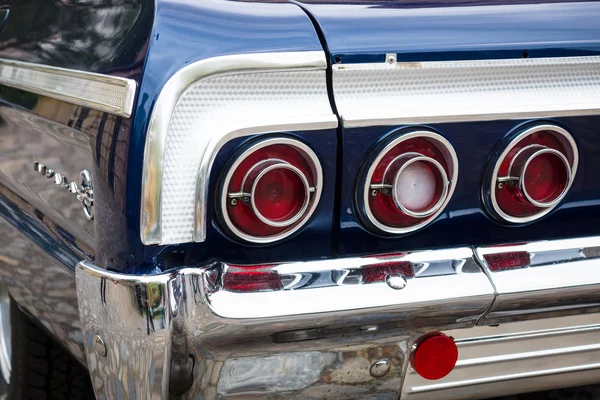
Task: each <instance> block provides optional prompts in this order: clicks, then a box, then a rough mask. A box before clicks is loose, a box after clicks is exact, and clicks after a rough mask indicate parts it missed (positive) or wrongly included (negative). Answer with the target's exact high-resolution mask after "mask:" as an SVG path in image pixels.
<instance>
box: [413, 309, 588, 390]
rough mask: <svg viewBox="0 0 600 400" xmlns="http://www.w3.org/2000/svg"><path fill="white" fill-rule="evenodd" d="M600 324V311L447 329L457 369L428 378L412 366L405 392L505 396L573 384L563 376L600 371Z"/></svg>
mask: <svg viewBox="0 0 600 400" xmlns="http://www.w3.org/2000/svg"><path fill="white" fill-rule="evenodd" d="M599 329H600V314H586V315H577V316H570V317H561V318H551V319H542V320H535V321H525V322H518V323H510V324H503V325H500V326H497V327H475V328H472V329H461V330H452V331H447V332H445V333H446V334H447V335H450V336H453V337H454V338H455V339H456V344H457V346H458V349H459V361H458V363H457V364H456V367H455V369H454V370H453V371H452V372H451V373H450V374H449V375H448V376H447V377H445V378H443V379H441V380H438V381H427V380H425V379H423V378H421V377H420V376H419V375H418V374H417V373H416V372H415V371H414V370H413V369H412V368H411V367H410V366H409V368H408V371H407V374H406V378H405V381H404V385H403V390H402V392H403V393H402V398H405V397H406V398H408V399H428V398H431V397H432V396H435V398H439V399H445V398H472V397H474V398H480V397H481V396H482V395H483V394H487V393H494V394H495V395H496V396H500V395H506V394H511V393H518V392H526V391H532V390H542V389H544V388H552V387H560V386H561V385H569V384H570V382H568V381H567V382H566V383H564V381H565V379H564V378H562V376H569V375H568V374H570V373H572V372H576V371H592V370H594V371H595V374H596V376H597V373H598V370H600V363H598V362H597V358H598V355H600V345H598V343H597V337H598V330H599ZM548 378H550V379H548ZM507 381H511V384H510V385H506V382H507ZM596 381H597V377H596V378H590V377H589V376H586V377H584V378H583V382H587V383H592V382H596ZM501 383H504V386H503V387H498V386H497V384H501ZM572 384H578V383H577V382H573V383H572ZM477 395H479V396H477Z"/></svg>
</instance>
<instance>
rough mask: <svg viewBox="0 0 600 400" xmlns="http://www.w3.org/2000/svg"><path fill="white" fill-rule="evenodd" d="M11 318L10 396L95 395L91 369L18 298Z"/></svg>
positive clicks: (59, 398) (59, 399)
mask: <svg viewBox="0 0 600 400" xmlns="http://www.w3.org/2000/svg"><path fill="white" fill-rule="evenodd" d="M10 320H11V338H12V355H11V364H12V371H11V377H10V384H9V385H8V400H21V399H23V400H30V399H31V400H51V399H52V400H54V399H56V400H63V399H64V400H69V399H73V400H79V399H86V400H87V399H95V396H94V391H93V389H92V384H91V381H90V377H89V374H88V371H87V370H86V369H85V368H84V367H83V366H82V365H81V364H79V363H78V362H77V361H76V360H75V359H73V357H72V356H71V355H70V354H69V353H67V352H66V351H65V350H64V349H63V348H62V347H61V346H59V345H58V344H57V343H55V342H54V340H53V339H52V338H51V337H50V336H49V335H48V334H47V333H46V332H45V331H44V330H43V329H41V328H40V327H39V326H38V325H37V324H36V323H35V322H34V321H32V320H31V319H30V317H29V316H27V315H26V314H25V313H23V312H22V311H21V310H20V309H19V307H17V305H16V303H15V301H14V300H13V301H11V310H10ZM0 393H2V391H0ZM0 398H1V395H0Z"/></svg>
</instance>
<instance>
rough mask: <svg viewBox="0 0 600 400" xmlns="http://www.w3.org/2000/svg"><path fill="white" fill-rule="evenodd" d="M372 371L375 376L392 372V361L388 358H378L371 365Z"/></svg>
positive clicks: (378, 376) (379, 376)
mask: <svg viewBox="0 0 600 400" xmlns="http://www.w3.org/2000/svg"><path fill="white" fill-rule="evenodd" d="M370 372H371V376H372V377H373V378H381V377H382V376H385V374H387V373H388V372H390V362H389V361H388V360H377V361H375V362H374V363H373V365H371V370H370Z"/></svg>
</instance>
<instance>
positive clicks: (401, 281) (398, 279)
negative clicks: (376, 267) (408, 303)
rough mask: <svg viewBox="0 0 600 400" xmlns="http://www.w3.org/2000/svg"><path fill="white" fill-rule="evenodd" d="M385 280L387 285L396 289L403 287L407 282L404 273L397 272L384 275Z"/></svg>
mask: <svg viewBox="0 0 600 400" xmlns="http://www.w3.org/2000/svg"><path fill="white" fill-rule="evenodd" d="M385 282H386V283H387V284H388V286H389V287H391V288H392V289H396V290H400V289H404V288H405V287H406V284H407V283H408V282H407V281H406V278H405V277H404V275H399V274H389V275H388V276H386V277H385Z"/></svg>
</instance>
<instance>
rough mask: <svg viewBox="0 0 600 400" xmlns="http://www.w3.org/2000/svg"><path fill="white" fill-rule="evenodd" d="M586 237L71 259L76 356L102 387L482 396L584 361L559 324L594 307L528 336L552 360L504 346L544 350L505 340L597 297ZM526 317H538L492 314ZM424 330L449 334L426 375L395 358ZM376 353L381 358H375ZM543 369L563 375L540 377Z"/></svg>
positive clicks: (599, 265)
mask: <svg viewBox="0 0 600 400" xmlns="http://www.w3.org/2000/svg"><path fill="white" fill-rule="evenodd" d="M599 249H600V237H594V238H582V239H570V240H561V241H551V242H537V243H530V244H525V245H523V244H522V245H514V246H498V247H487V248H476V249H471V248H469V247H465V248H458V249H450V250H433V251H421V252H413V253H407V254H393V255H382V256H369V257H361V258H347V259H333V260H321V261H314V262H298V263H287V264H280V265H268V266H261V267H256V266H232V265H228V264H225V263H221V262H214V263H210V264H207V265H204V266H200V267H194V268H184V269H180V270H176V271H168V272H165V273H162V274H159V275H151V276H133V275H122V274H116V273H112V272H109V271H106V270H104V269H100V268H98V267H95V266H93V265H91V264H88V263H81V264H79V266H78V268H77V271H76V277H77V291H78V299H79V309H80V316H81V321H82V326H83V329H84V333H85V338H86V340H85V348H86V353H87V359H88V365H89V368H90V373H91V374H92V380H93V382H94V386H95V391H96V395H97V396H98V397H100V396H102V395H104V396H107V397H108V398H119V397H120V396H121V395H122V394H124V395H125V397H130V396H133V397H134V398H167V397H168V396H169V394H181V393H188V398H192V397H193V396H191V395H189V394H190V393H191V394H193V395H195V396H201V397H202V398H215V397H231V396H243V395H254V396H268V397H270V398H274V397H283V398H294V397H296V398H335V397H345V398H348V397H361V398H364V397H366V396H369V395H374V396H375V395H376V396H377V397H378V398H382V397H384V398H387V397H389V398H397V397H398V395H399V394H400V392H402V394H403V396H406V397H408V398H411V397H418V398H423V397H427V396H429V395H431V392H432V391H435V398H451V397H452V396H456V394H457V393H459V394H460V395H459V396H458V397H464V396H474V397H479V398H481V397H485V396H487V395H489V396H491V395H498V394H500V393H502V392H503V391H505V392H506V391H507V390H508V391H510V390H512V389H513V388H515V387H519V388H521V389H522V390H535V389H537V388H538V387H536V386H531V384H524V385H523V386H518V385H510V386H509V387H504V386H501V385H498V384H497V383H498V382H503V381H505V380H508V379H511V380H513V379H520V380H521V381H522V379H524V378H527V377H529V376H536V377H537V378H540V377H544V376H546V375H548V374H551V373H554V374H556V373H563V372H568V371H570V368H583V367H582V366H588V367H589V368H587V369H588V370H589V369H590V368H596V366H595V364H594V363H593V362H589V357H588V356H587V355H586V354H587V353H585V351H584V350H582V352H583V353H581V352H578V351H571V349H570V348H571V347H577V346H584V347H585V346H588V345H590V341H591V340H592V339H591V337H592V336H590V335H586V334H583V335H582V334H580V333H579V331H580V330H581V329H583V330H584V332H588V331H587V330H586V329H588V328H587V327H584V328H581V329H580V328H573V327H577V326H582V325H583V326H587V325H590V324H595V323H596V322H594V321H596V320H597V316H595V315H587V316H579V317H570V318H579V319H573V320H572V321H575V322H573V325H572V326H571V325H566V326H563V327H562V328H560V329H562V330H560V332H561V333H560V334H554V333H553V335H555V337H558V336H556V335H559V336H560V335H562V336H561V337H564V338H566V339H564V340H565V341H567V342H568V341H569V340H571V339H573V340H574V343H573V345H572V346H566V347H564V346H563V347H556V346H554V344H555V342H553V341H552V340H550V341H547V340H542V341H536V345H538V346H541V347H539V348H538V349H537V350H532V352H535V351H538V352H541V353H540V354H546V353H544V351H545V352H549V353H548V354H552V359H553V360H555V359H556V360H561V361H560V362H558V361H557V364H555V365H556V366H557V367H556V368H555V369H550V370H546V369H544V368H540V365H539V364H538V363H536V362H535V361H534V362H519V361H517V364H516V365H517V366H518V367H519V368H520V369H519V370H518V371H517V372H514V373H513V372H511V371H513V369H514V367H513V366H511V364H510V363H511V361H510V360H513V359H514V360H520V359H523V360H531V359H535V360H539V359H543V357H544V356H543V355H539V356H538V355H537V353H536V355H535V357H534V356H532V355H531V354H529V353H531V352H527V351H523V353H527V354H525V355H522V353H519V351H515V348H514V346H517V345H520V343H526V342H528V341H530V337H531V335H532V334H530V333H519V332H528V331H531V330H534V331H539V330H540V329H541V332H542V333H540V335H542V336H539V335H538V336H539V337H544V338H546V337H548V335H547V332H546V331H545V329H546V328H544V326H545V325H543V324H548V323H550V324H553V323H555V322H547V321H557V320H556V319H555V318H552V319H550V320H545V319H542V320H540V318H550V317H557V316H564V315H570V314H582V313H592V312H596V311H599V310H598V306H599V305H600V290H598V289H599V285H600V260H599V259H598V258H599V255H600V251H598V250H599ZM529 319H537V321H528V322H519V323H513V324H505V323H506V322H509V321H521V320H529ZM564 321H571V320H567V319H565V320H564ZM498 323H501V324H502V325H501V326H500V327H498V328H492V327H485V326H484V325H490V324H498ZM539 323H542V325H540V326H541V328H538V327H537V325H536V324H539ZM522 324H530V325H522ZM568 324H570V322H568ZM519 326H523V327H522V328H521V327H519ZM506 329H508V330H512V331H513V336H510V335H508V334H507V333H505V330H506ZM590 329H591V328H590ZM431 330H444V331H450V333H451V334H452V335H453V336H454V337H455V338H456V339H457V344H458V345H459V363H458V365H457V367H456V368H455V370H454V371H453V372H452V373H451V374H450V375H448V376H447V377H445V378H443V379H442V380H439V381H424V380H420V379H422V378H420V377H419V376H418V375H416V373H414V371H412V369H411V368H410V366H409V362H408V355H409V353H410V349H411V347H412V345H413V344H414V342H415V340H416V339H417V338H418V337H419V336H420V335H421V334H423V333H425V332H428V331H431ZM507 335H508V336H507ZM536 335H537V334H536ZM489 336H491V338H490V337H489ZM536 337H537V336H536ZM578 341H582V342H581V343H582V344H581V345H579V344H578ZM473 343H475V344H473ZM592 345H593V344H592ZM567 347H568V348H569V349H570V350H568V351H567V350H565V351H562V350H560V349H563V348H567ZM557 349H559V350H557ZM552 351H554V353H552ZM105 353H106V354H105ZM515 354H517V355H515ZM582 354H583V355H582ZM511 355H513V356H512V357H513V358H511ZM498 357H500V359H501V360H500V361H499V359H498ZM503 357H504V358H503ZM507 357H508V358H507ZM473 360H475V361H473ZM378 361H379V362H380V363H379V364H378V366H379V367H381V365H382V363H383V365H384V368H383V372H385V373H383V374H382V373H381V368H379V370H377V368H375V367H373V365H374V364H376V363H377V362H378ZM496 364H497V365H496ZM482 365H484V366H485V365H488V366H489V365H492V366H495V367H494V368H483V367H481V366H482ZM502 365H505V366H506V371H505V370H504V369H503V367H502ZM470 366H473V367H470ZM372 367H373V369H372ZM387 368H389V371H387ZM386 371H387V372H386ZM544 371H546V372H544ZM553 371H558V372H553ZM511 374H512V375H511ZM528 374H529V375H528ZM532 374H533V375H532ZM536 374H537V375H536ZM540 374H541V375H540ZM470 376H471V377H472V378H469V377H470ZM538 381H539V379H538ZM552 383H557V384H559V385H560V384H562V382H561V381H560V380H557V379H554V380H548V381H547V383H546V386H544V385H543V384H542V383H540V388H545V387H547V385H549V384H552ZM458 388H464V390H458ZM498 390H499V391H498ZM428 398H431V397H428Z"/></svg>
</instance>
